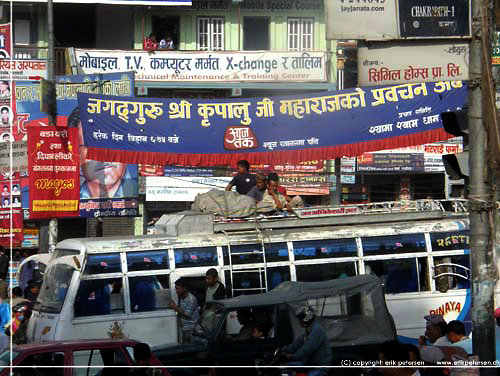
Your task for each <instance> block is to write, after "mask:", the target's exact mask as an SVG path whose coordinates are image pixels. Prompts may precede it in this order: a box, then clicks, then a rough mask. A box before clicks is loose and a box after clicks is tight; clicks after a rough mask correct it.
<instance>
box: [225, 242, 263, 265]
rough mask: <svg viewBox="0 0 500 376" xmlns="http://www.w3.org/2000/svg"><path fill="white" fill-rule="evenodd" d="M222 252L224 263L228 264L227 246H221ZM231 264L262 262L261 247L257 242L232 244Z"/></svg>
mask: <svg viewBox="0 0 500 376" xmlns="http://www.w3.org/2000/svg"><path fill="white" fill-rule="evenodd" d="M222 251H223V254H224V265H229V264H230V262H229V251H228V248H227V247H222ZM231 255H232V258H231V263H232V264H254V263H262V262H264V258H263V257H262V249H261V246H260V245H258V244H247V245H233V246H231Z"/></svg>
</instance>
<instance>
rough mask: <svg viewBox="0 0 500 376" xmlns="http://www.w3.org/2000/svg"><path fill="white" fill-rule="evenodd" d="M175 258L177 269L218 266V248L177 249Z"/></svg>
mask: <svg viewBox="0 0 500 376" xmlns="http://www.w3.org/2000/svg"><path fill="white" fill-rule="evenodd" d="M174 256H175V267H176V268H189V267H193V266H214V265H217V248H216V247H203V248H183V249H176V250H174Z"/></svg>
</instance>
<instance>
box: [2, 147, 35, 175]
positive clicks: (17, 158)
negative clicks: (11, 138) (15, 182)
mask: <svg viewBox="0 0 500 376" xmlns="http://www.w3.org/2000/svg"><path fill="white" fill-rule="evenodd" d="M10 161H11V158H10V143H9V142H0V173H1V174H5V173H8V172H10V171H11V167H10ZM27 170H28V147H27V146H26V141H18V142H13V143H12V172H20V171H27Z"/></svg>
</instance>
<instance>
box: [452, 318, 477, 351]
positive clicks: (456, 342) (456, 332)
mask: <svg viewBox="0 0 500 376" xmlns="http://www.w3.org/2000/svg"><path fill="white" fill-rule="evenodd" d="M448 339H449V340H450V342H451V343H452V344H453V345H452V346H460V347H461V348H463V349H464V350H465V352H466V353H467V354H469V355H470V354H472V338H469V337H467V336H466V335H465V326H464V323H463V322H462V321H458V320H453V321H450V322H449V323H448Z"/></svg>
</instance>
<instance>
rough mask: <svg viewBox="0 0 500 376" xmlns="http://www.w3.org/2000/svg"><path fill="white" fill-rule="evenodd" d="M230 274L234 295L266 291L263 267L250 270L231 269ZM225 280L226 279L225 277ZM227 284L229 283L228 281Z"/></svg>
mask: <svg viewBox="0 0 500 376" xmlns="http://www.w3.org/2000/svg"><path fill="white" fill-rule="evenodd" d="M229 273H230V272H229ZM232 274H233V293H234V296H238V295H250V294H260V293H263V292H266V290H265V288H266V286H265V283H266V279H265V275H264V268H263V267H262V268H259V269H251V270H233V273H232ZM226 281H228V279H227V278H226ZM228 284H229V285H230V283H228Z"/></svg>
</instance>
